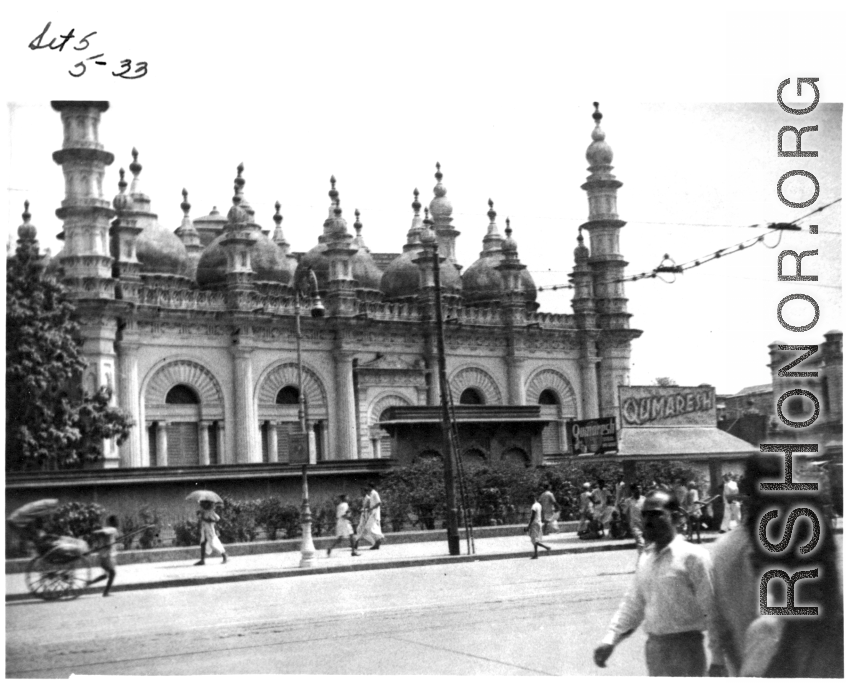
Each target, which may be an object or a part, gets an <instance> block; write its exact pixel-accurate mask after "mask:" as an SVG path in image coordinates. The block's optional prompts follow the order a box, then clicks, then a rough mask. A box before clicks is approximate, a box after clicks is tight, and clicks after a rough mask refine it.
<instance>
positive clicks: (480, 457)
mask: <svg viewBox="0 0 847 683" xmlns="http://www.w3.org/2000/svg"><path fill="white" fill-rule="evenodd" d="M485 464H486V458H485V453H483V452H482V451H481V450H479V449H478V448H469V449H468V450H466V451H465V452H464V453H462V466H463V467H464V468H465V470H478V469H480V468H481V467H485Z"/></svg>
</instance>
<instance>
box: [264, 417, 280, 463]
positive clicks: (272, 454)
mask: <svg viewBox="0 0 847 683" xmlns="http://www.w3.org/2000/svg"><path fill="white" fill-rule="evenodd" d="M266 424H267V426H268V462H279V444H278V442H277V433H276V425H277V422H276V420H268V421H267V423H266Z"/></svg>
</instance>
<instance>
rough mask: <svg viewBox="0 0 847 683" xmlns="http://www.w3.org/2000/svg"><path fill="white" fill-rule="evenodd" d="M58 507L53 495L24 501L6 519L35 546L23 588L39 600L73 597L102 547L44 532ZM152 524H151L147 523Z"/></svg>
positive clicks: (76, 596) (77, 594)
mask: <svg viewBox="0 0 847 683" xmlns="http://www.w3.org/2000/svg"><path fill="white" fill-rule="evenodd" d="M58 507H59V501H58V500H56V499H54V498H47V499H44V500H37V501H35V502H33V503H27V504H26V505H24V506H23V507H20V508H18V509H17V510H15V511H14V512H13V513H12V514H11V515H9V518H8V519H7V522H8V523H9V526H10V527H11V528H12V529H13V530H14V531H15V532H16V533H17V535H18V536H19V537H20V538H21V539H22V540H24V541H28V542H30V543H31V544H32V545H33V547H34V548H35V553H36V555H35V557H34V558H32V560H30V561H29V564H27V567H26V587H27V590H28V591H29V592H30V593H32V594H33V595H34V596H35V597H37V598H41V599H42V600H74V599H75V598H78V597H79V596H80V595H81V594H82V592H83V590H84V589H85V588H86V587H87V586H88V583H89V581H90V580H91V561H90V559H89V557H90V555H92V554H93V553H96V552H98V551H100V550H101V549H102V548H100V547H97V548H94V549H92V548H90V547H89V545H88V543H86V542H85V541H84V540H82V539H81V538H74V537H73V536H56V535H55V534H48V533H46V532H45V531H44V529H43V525H44V520H45V519H46V518H47V517H50V516H51V515H52V514H53V513H54V512H56V510H57V509H58ZM149 526H152V525H148V527H149ZM148 527H143V528H141V529H136V530H135V531H133V532H132V533H130V534H126V535H124V536H121V537H120V538H119V539H116V541H115V542H117V541H120V540H122V539H124V538H126V537H127V536H132V535H134V534H136V533H139V532H141V531H143V530H144V529H146V528H148Z"/></svg>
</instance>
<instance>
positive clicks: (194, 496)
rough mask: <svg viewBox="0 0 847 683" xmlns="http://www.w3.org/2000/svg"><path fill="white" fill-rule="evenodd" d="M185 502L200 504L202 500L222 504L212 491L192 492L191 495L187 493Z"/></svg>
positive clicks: (220, 499)
mask: <svg viewBox="0 0 847 683" xmlns="http://www.w3.org/2000/svg"><path fill="white" fill-rule="evenodd" d="M185 500H190V501H193V502H195V503H202V502H203V501H204V500H210V501H212V502H213V503H221V504H223V499H222V498H221V497H220V496H219V495H218V494H217V493H215V492H214V491H206V490H203V491H194V492H193V493H189V494H188V495H187V496H186V497H185Z"/></svg>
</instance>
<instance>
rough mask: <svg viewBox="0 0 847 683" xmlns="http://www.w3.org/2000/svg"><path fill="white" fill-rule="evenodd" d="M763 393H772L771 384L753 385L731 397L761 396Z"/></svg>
mask: <svg viewBox="0 0 847 683" xmlns="http://www.w3.org/2000/svg"><path fill="white" fill-rule="evenodd" d="M765 391H773V384H754V385H753V386H751V387H744V388H743V389H742V390H741V391H739V392H738V393H737V394H733V396H746V395H747V394H761V393H764V392H765Z"/></svg>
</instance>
